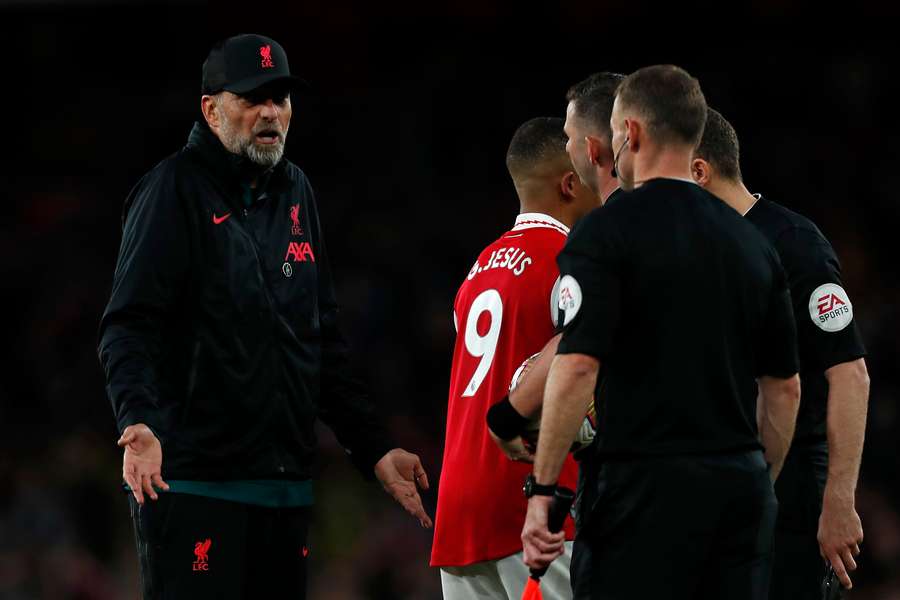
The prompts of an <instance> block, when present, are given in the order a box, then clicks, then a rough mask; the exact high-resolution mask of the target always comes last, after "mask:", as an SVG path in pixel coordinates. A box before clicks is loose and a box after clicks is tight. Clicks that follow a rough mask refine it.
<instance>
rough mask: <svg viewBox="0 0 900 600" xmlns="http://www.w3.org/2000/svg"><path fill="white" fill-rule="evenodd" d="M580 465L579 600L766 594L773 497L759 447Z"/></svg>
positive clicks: (749, 598) (575, 572)
mask: <svg viewBox="0 0 900 600" xmlns="http://www.w3.org/2000/svg"><path fill="white" fill-rule="evenodd" d="M582 468H584V469H586V471H585V477H584V486H583V490H582V494H581V497H580V498H579V507H578V511H579V513H583V514H580V515H579V519H578V522H579V530H578V533H577V535H576V538H575V547H574V551H573V554H572V571H571V572H572V589H573V591H574V596H575V598H576V599H578V600H584V599H592V600H593V599H603V600H634V599H647V600H650V599H652V600H664V599H682V598H684V599H695V598H696V599H701V598H702V599H707V598H708V599H710V600H712V599H716V600H723V599H728V600H745V599H746V600H765V598H766V594H767V591H768V578H769V568H770V556H771V552H772V540H773V532H774V528H775V518H776V514H777V511H778V503H777V501H776V500H775V494H774V491H773V489H772V484H771V481H770V479H769V474H768V471H767V469H766V463H765V459H764V458H763V455H762V452H760V451H754V452H748V453H743V454H734V455H726V456H702V457H700V456H693V457H689V456H680V457H658V458H641V459H629V460H606V461H604V462H603V463H602V465H600V466H599V469H597V468H596V466H595V465H592V464H591V463H590V462H589V463H584V464H582ZM591 468H593V471H588V470H587V469H591Z"/></svg>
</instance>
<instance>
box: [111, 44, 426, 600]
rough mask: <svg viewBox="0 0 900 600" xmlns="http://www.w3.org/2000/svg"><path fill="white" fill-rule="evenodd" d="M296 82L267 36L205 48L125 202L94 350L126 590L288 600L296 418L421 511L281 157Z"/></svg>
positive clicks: (306, 470)
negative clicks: (152, 158) (180, 115)
mask: <svg viewBox="0 0 900 600" xmlns="http://www.w3.org/2000/svg"><path fill="white" fill-rule="evenodd" d="M298 83H299V80H298V79H297V78H295V77H294V76H292V75H291V73H290V69H289V67H288V61H287V56H286V55H285V52H284V50H283V49H282V48H281V46H280V45H279V44H278V43H277V42H275V41H274V40H271V39H269V38H265V37H262V36H258V35H240V36H236V37H232V38H229V39H227V40H225V41H224V42H221V43H219V44H217V45H216V46H215V47H214V48H213V49H212V51H211V52H210V54H209V58H207V60H206V63H205V64H204V66H203V88H202V92H203V96H202V100H201V110H202V112H203V116H204V121H205V122H202V123H197V124H196V125H195V126H194V128H193V130H192V131H191V134H190V137H189V139H188V143H187V145H186V146H185V147H184V148H183V149H182V150H181V151H179V152H178V153H176V154H174V155H172V156H170V157H169V158H167V159H165V160H164V161H162V162H161V163H160V164H159V165H157V166H156V167H155V168H154V169H153V170H152V171H150V172H149V173H148V174H147V175H145V176H144V177H143V178H142V179H141V180H140V181H139V182H138V184H137V186H135V188H134V190H132V192H131V194H130V195H129V197H128V199H127V200H126V202H125V208H124V217H123V220H124V231H123V236H122V245H121V248H120V251H119V258H118V263H117V265H116V271H115V276H114V281H113V289H112V294H111V297H110V300H109V304H108V305H107V307H106V310H105V312H104V314H103V318H102V321H101V323H100V332H99V337H100V340H99V354H100V360H101V362H102V364H103V367H104V369H105V371H106V377H107V382H108V386H107V390H108V394H109V397H110V400H111V402H112V406H113V411H114V413H115V417H116V421H117V424H118V428H119V431H120V432H121V438H120V439H119V445H120V446H122V447H123V448H124V459H123V477H124V479H125V483H126V487H127V488H128V489H129V490H130V496H129V502H130V504H131V512H132V517H133V521H134V528H135V536H136V539H137V548H138V555H139V557H140V563H141V580H142V587H143V592H144V597H145V598H189V597H193V598H268V597H288V596H289V597H292V598H302V597H304V596H305V582H306V568H307V567H306V563H307V556H308V554H309V550H308V548H307V546H306V535H307V526H308V520H309V506H310V504H311V503H312V485H311V481H310V478H311V475H312V464H313V460H314V457H315V445H316V439H315V434H314V429H313V427H314V423H315V420H316V418H321V419H322V420H323V421H324V422H325V423H326V424H327V425H329V426H330V427H331V429H333V430H334V432H335V434H336V435H337V438H338V440H339V441H340V443H341V444H342V445H343V446H344V448H345V449H346V451H347V453H348V454H349V455H350V459H351V461H353V463H354V464H355V465H356V466H357V467H358V468H359V469H360V470H361V471H362V472H363V473H364V474H365V475H367V476H369V477H377V479H378V480H379V481H380V482H381V484H382V485H383V486H384V488H385V489H386V490H387V491H388V492H389V493H390V494H391V495H392V496H393V497H394V498H395V499H396V500H397V501H398V502H400V503H401V504H402V505H403V507H404V508H405V509H406V510H407V511H409V512H410V513H411V514H413V515H414V516H415V517H416V518H418V519H419V521H420V523H421V524H422V525H423V526H424V527H430V526H431V520H430V519H429V517H428V515H427V514H426V513H425V511H424V509H423V507H422V503H421V499H420V498H419V495H418V492H417V487H416V486H417V484H418V485H419V486H421V487H422V488H423V489H427V487H428V479H427V477H426V475H425V472H424V470H423V468H422V465H421V462H420V461H419V458H418V457H417V456H415V455H414V454H410V453H408V452H406V451H404V450H401V449H399V448H394V445H393V444H392V443H391V441H390V440H389V438H388V436H387V434H386V432H385V430H384V426H383V425H382V422H381V419H380V418H379V417H378V415H377V413H376V410H375V408H374V406H373V405H372V403H371V402H370V401H369V399H368V397H367V396H366V393H365V391H364V390H363V389H362V387H361V385H360V384H359V383H358V382H357V381H355V380H353V379H352V378H350V377H349V376H348V363H349V357H348V349H347V345H346V343H345V341H344V338H343V337H342V335H341V333H340V331H339V328H338V318H337V317H338V307H337V303H336V300H335V295H334V288H333V283H332V275H331V270H330V268H329V264H328V258H327V254H326V251H325V246H324V243H323V240H322V230H321V227H320V224H319V216H318V210H317V208H316V202H315V196H314V194H313V191H312V187H311V186H310V184H309V181H308V180H307V178H306V176H305V175H304V174H303V172H302V171H301V170H300V169H299V168H298V167H297V166H296V165H294V164H292V163H290V162H289V161H287V160H284V159H283V158H282V154H283V151H284V141H285V137H286V136H287V132H288V127H289V125H290V120H291V99H290V92H291V90H292V89H294V88H295V87H296V86H297V84H298ZM392 448H393V449H392ZM163 457H164V458H165V463H163ZM163 476H165V480H164V479H163ZM147 496H149V497H150V499H152V500H153V501H154V502H146V501H145V498H146V497H147Z"/></svg>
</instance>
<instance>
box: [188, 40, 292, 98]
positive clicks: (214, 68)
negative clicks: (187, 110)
mask: <svg viewBox="0 0 900 600" xmlns="http://www.w3.org/2000/svg"><path fill="white" fill-rule="evenodd" d="M275 81H279V82H284V83H285V85H286V86H287V87H288V88H289V89H294V88H296V87H298V86H302V85H305V83H306V82H304V81H303V80H302V79H300V78H299V77H295V76H293V75H291V69H290V67H289V66H288V59H287V54H286V53H285V51H284V48H282V47H281V44H279V43H278V42H276V41H275V40H273V39H272V38H267V37H265V36H263V35H256V34H254V33H245V34H241V35H236V36H233V37H230V38H228V39H226V40H222V41H220V42H218V43H216V44H215V45H214V46H213V47H212V50H210V51H209V56H207V57H206V61H205V62H204V63H203V83H202V85H201V88H200V91H201V93H203V94H218V93H219V92H221V91H222V90H227V91H229V92H233V93H235V94H246V93H248V92H251V91H253V90H255V89H257V88H259V87H262V86H264V85H266V84H269V83H272V82H275Z"/></svg>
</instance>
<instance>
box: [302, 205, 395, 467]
mask: <svg viewBox="0 0 900 600" xmlns="http://www.w3.org/2000/svg"><path fill="white" fill-rule="evenodd" d="M312 197H313V195H312V192H311V191H310V198H312ZM310 212H311V213H314V214H315V223H316V231H317V235H318V244H317V248H316V258H317V262H316V265H317V266H318V269H319V277H318V279H319V325H320V328H321V335H322V363H321V364H322V373H321V383H322V387H321V399H320V401H319V415H318V416H319V418H320V419H322V421H323V422H324V423H325V424H326V425H328V427H329V428H331V430H332V431H334V434H335V436H336V437H337V439H338V442H340V444H341V445H342V446H343V447H344V449H345V450H346V452H347V454H348V455H349V457H350V460H351V462H352V463H353V465H354V466H355V467H356V468H357V469H358V470H359V471H360V472H361V473H362V474H363V476H364V477H366V478H367V479H373V478H374V477H375V472H374V467H375V463H377V462H378V461H379V460H380V459H381V457H383V456H384V455H385V454H387V452H388V451H390V450H391V449H393V448H395V447H396V445H395V444H394V443H393V442H392V441H391V439H390V436H389V435H388V433H387V428H386V427H385V424H384V420H383V419H382V418H381V415H380V414H379V412H378V410H377V408H376V406H375V405H374V403H373V402H372V400H371V398H370V397H369V394H368V393H367V391H366V389H365V386H364V385H363V383H362V381H361V378H360V376H359V374H358V373H357V372H355V369H354V368H353V366H352V362H351V360H350V348H349V345H348V344H347V341H346V338H345V337H344V335H343V333H342V331H341V328H340V323H339V313H340V310H339V308H338V303H337V299H336V297H335V292H334V282H333V279H332V274H331V268H330V265H329V262H328V255H327V252H326V250H325V243H324V239H323V236H322V227H321V224H320V223H319V216H318V211H317V209H316V207H315V202H314V201H312V202H310Z"/></svg>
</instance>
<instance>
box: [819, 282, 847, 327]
mask: <svg viewBox="0 0 900 600" xmlns="http://www.w3.org/2000/svg"><path fill="white" fill-rule="evenodd" d="M809 318H810V319H812V322H813V323H815V325H816V327H818V328H819V329H821V330H822V331H828V332H835V331H840V330H842V329H843V328H845V327H846V326H847V325H849V324H850V322H851V321H853V305H852V304H850V297H849V296H848V295H847V292H845V291H844V288H842V287H841V286H839V285H838V284H836V283H826V284H824V285H820V286H819V287H817V288H816V289H815V290H813V293H812V294H810V296H809Z"/></svg>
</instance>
